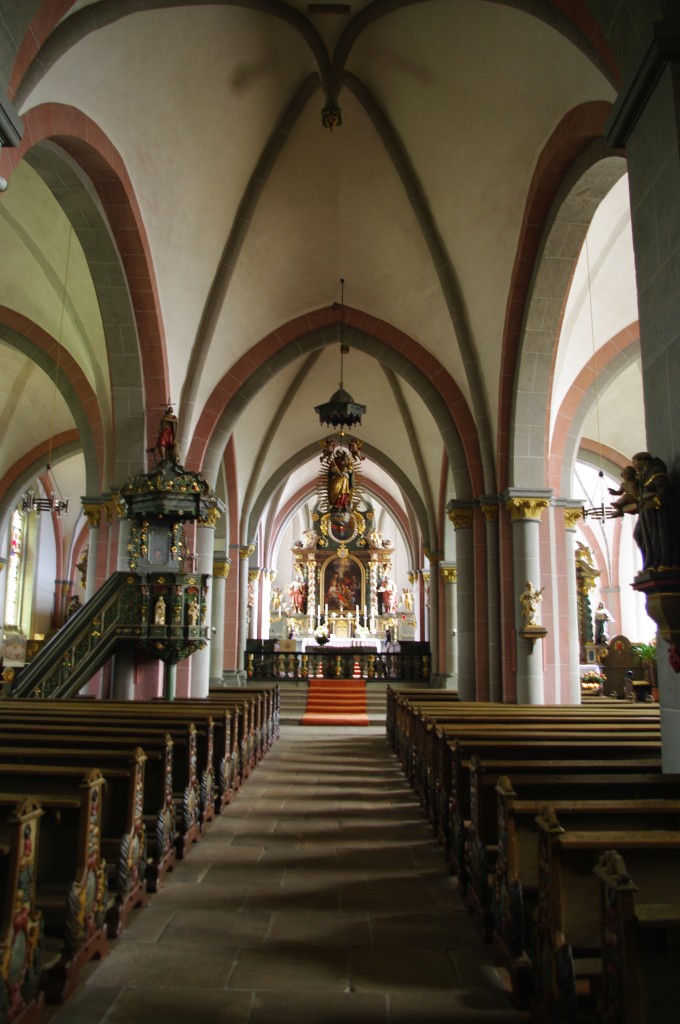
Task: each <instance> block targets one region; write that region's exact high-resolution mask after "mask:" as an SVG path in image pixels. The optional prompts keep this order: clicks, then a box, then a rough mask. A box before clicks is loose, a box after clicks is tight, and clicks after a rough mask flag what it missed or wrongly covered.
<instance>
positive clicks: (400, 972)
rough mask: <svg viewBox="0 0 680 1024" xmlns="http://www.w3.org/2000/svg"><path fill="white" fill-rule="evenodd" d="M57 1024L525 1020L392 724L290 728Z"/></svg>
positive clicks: (54, 1019)
mask: <svg viewBox="0 0 680 1024" xmlns="http://www.w3.org/2000/svg"><path fill="white" fill-rule="evenodd" d="M50 1016H51V1024H161V1022H162V1024H168V1022H174V1021H186V1022H188V1024H193V1022H195V1021H202V1020H205V1021H209V1022H210V1024H293V1022H294V1024H340V1022H343V1021H351V1022H352V1024H383V1022H384V1024H405V1022H409V1024H411V1022H413V1024H415V1022H417V1024H433V1022H435V1021H436V1022H442V1024H443V1022H447V1024H452V1022H470V1024H472V1022H476V1021H480V1022H481V1021H493V1022H496V1024H506V1022H512V1021H514V1022H517V1021H520V1020H522V1019H523V1017H522V1015H520V1014H518V1013H516V1012H514V1011H513V1009H512V1007H511V1004H510V1001H509V998H508V996H507V994H506V992H505V990H504V988H503V985H502V983H501V979H500V978H499V975H498V974H497V972H496V971H495V970H494V968H493V967H492V965H491V963H490V961H489V958H488V955H487V953H486V950H485V948H484V946H483V944H482V942H481V940H480V938H479V937H478V934H477V932H476V930H475V929H474V927H473V925H472V923H471V922H470V920H469V918H468V917H467V915H466V913H465V911H464V910H463V909H462V907H461V904H460V901H459V898H458V894H457V892H456V888H455V882H453V881H452V880H451V878H450V877H449V876H448V874H447V871H446V869H445V866H444V862H443V856H442V852H441V849H440V848H439V847H438V846H437V844H436V843H435V842H434V840H433V839H432V834H431V830H430V828H429V826H428V824H427V823H426V821H425V819H424V817H423V814H422V811H421V809H420V807H419V805H418V803H417V802H416V800H415V799H414V797H413V795H412V793H411V790H410V789H409V787H408V786H407V784H406V782H405V781H404V778H403V775H402V773H401V771H400V769H399V766H398V764H397V762H396V760H395V758H394V757H393V756H392V754H391V753H390V750H389V748H388V746H387V743H386V741H385V738H384V729H381V728H377V727H368V728H363V729H359V728H342V727H320V728H301V727H295V726H284V727H282V730H281V738H280V739H279V740H278V741H277V743H276V744H275V746H274V747H273V748H272V750H271V751H270V752H269V753H268V754H267V756H266V757H265V759H264V760H263V761H262V762H261V763H260V765H259V766H258V767H257V769H256V770H255V772H253V774H252V775H251V776H250V778H249V779H248V781H247V782H246V784H245V786H244V787H243V789H242V790H241V791H240V792H239V794H238V796H237V798H236V799H235V800H234V802H233V803H232V804H231V805H230V806H229V807H228V808H226V810H225V812H224V813H223V814H222V815H221V816H220V817H219V818H218V819H217V820H216V821H215V822H214V823H213V824H212V826H211V827H210V829H209V830H208V831H207V832H206V834H205V836H204V837H203V838H202V839H201V841H200V842H199V843H197V844H196V845H195V846H194V848H193V849H192V850H191V853H190V854H189V857H188V858H187V859H186V860H184V861H183V862H182V863H181V864H179V865H178V867H177V870H176V871H175V872H174V874H173V875H171V876H170V877H169V879H168V881H167V883H166V885H165V886H164V888H163V889H162V890H161V891H160V892H159V893H158V894H157V895H155V896H154V897H153V898H152V900H151V903H150V904H149V906H148V907H147V908H146V909H144V910H142V911H136V912H135V913H134V914H133V917H132V919H131V923H130V925H129V927H128V928H127V930H126V932H125V933H124V934H123V936H122V937H121V938H120V939H119V940H118V941H117V942H116V943H115V945H114V946H113V947H112V950H111V953H110V955H109V956H108V957H107V958H106V959H105V960H103V961H102V962H101V963H99V964H97V965H96V966H94V967H93V968H92V969H90V970H88V972H87V977H86V980H85V981H84V984H83V985H82V986H81V988H80V989H79V990H78V991H77V992H76V993H75V994H74V995H73V996H72V998H71V999H70V1000H69V1002H68V1003H67V1004H66V1005H65V1006H63V1007H60V1008H58V1009H57V1010H56V1012H55V1011H52V1013H51V1015H50Z"/></svg>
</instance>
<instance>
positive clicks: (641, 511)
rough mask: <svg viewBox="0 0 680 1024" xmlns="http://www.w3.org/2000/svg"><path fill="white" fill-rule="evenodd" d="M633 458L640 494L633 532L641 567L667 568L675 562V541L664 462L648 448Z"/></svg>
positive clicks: (673, 515)
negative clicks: (639, 554)
mask: <svg viewBox="0 0 680 1024" xmlns="http://www.w3.org/2000/svg"><path fill="white" fill-rule="evenodd" d="M632 462H633V466H634V468H635V472H636V474H637V486H638V495H639V497H638V506H637V512H638V521H637V523H636V524H635V529H634V530H633V536H634V538H635V541H636V543H637V545H638V547H639V548H640V553H641V555H642V568H643V569H660V568H670V567H671V566H675V565H676V564H677V549H678V542H677V537H676V534H677V523H676V519H675V514H674V510H673V504H672V496H671V488H670V484H669V482H668V471H667V469H666V464H665V462H662V460H661V459H657V458H654V456H652V455H650V454H649V452H638V453H637V455H634V456H633V459H632Z"/></svg>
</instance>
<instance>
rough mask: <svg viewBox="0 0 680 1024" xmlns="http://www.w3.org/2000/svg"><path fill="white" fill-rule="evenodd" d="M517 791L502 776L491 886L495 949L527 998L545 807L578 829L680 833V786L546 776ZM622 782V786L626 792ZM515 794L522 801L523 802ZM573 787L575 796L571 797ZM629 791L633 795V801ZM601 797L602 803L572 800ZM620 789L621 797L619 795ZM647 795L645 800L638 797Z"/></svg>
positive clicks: (662, 780) (663, 781)
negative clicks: (539, 824)
mask: <svg viewBox="0 0 680 1024" xmlns="http://www.w3.org/2000/svg"><path fill="white" fill-rule="evenodd" d="M515 778H517V779H518V780H519V781H518V783H517V784H515V783H514V781H511V780H510V779H509V778H507V777H501V779H500V780H499V782H498V785H497V787H496V794H497V805H498V847H497V856H496V861H495V872H494V880H493V902H492V905H491V914H492V922H493V944H494V949H495V951H496V955H497V957H498V959H499V960H500V961H501V962H502V963H503V964H504V965H505V966H506V967H507V969H508V970H509V972H510V974H511V977H512V978H513V980H514V988H515V990H516V991H518V992H522V993H524V995H525V996H526V992H527V987H528V979H527V972H528V970H529V963H530V951H531V948H532V945H533V942H532V920H533V918H532V914H533V912H534V910H535V907H536V903H537V899H538V872H539V867H538V860H537V855H536V850H537V826H536V820H537V817H538V816H539V815H541V814H542V813H543V812H544V809H545V808H546V806H549V808H551V813H552V814H559V815H561V817H562V820H563V822H564V825H566V826H567V827H569V828H575V829H581V830H593V831H594V830H599V829H600V828H601V827H602V828H604V827H606V828H609V829H612V830H613V829H616V830H618V829H624V828H625V829H636V828H637V829H640V828H643V827H644V828H653V827H655V825H654V823H656V827H658V828H661V829H663V828H668V827H669V826H671V827H672V828H673V829H675V828H680V799H679V797H680V786H679V784H678V783H679V780H678V777H677V776H674V777H671V778H669V777H667V776H662V775H658V776H657V777H656V778H655V777H653V776H652V777H650V776H642V777H640V778H636V777H635V776H626V775H623V776H617V775H615V774H611V775H604V774H600V775H598V776H596V778H595V780H594V781H593V782H592V783H589V782H588V781H587V779H586V778H585V777H582V778H579V777H578V776H574V777H573V778H569V777H568V776H566V777H563V780H562V781H558V780H557V778H551V777H550V776H549V775H546V776H545V777H544V778H543V779H540V778H537V777H536V775H534V777H533V778H531V777H530V778H529V780H528V781H524V780H523V779H522V777H521V776H515ZM619 778H621V779H623V780H624V785H623V786H621V784H620V782H619ZM515 785H517V790H519V792H520V793H521V794H522V798H520V797H518V795H517V791H516V789H515ZM570 787H572V788H571V792H570ZM626 788H628V789H629V790H631V791H632V792H633V793H635V794H636V798H634V799H629V798H628V797H627V794H626V792H625V791H626ZM588 789H590V794H591V795H594V794H597V799H588V798H585V799H583V798H582V797H580V798H579V796H573V794H574V793H577V794H583V793H584V792H587V791H588ZM621 789H623V790H624V793H623V794H621V792H620V791H621ZM640 793H644V794H645V795H644V797H639V796H638V794H640Z"/></svg>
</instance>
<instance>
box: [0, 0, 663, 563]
mask: <svg viewBox="0 0 680 1024" xmlns="http://www.w3.org/2000/svg"><path fill="white" fill-rule="evenodd" d="M588 6H589V5H587V4H583V5H580V6H579V5H578V4H577V5H575V7H577V8H578V9H579V11H580V17H576V18H573V19H572V20H569V19H568V18H566V17H562V16H561V15H560V14H559V12H558V10H557V5H554V4H553V3H551V2H550V0H545V2H534V3H528V2H527V3H522V2H517V3H514V4H509V3H502V2H493V0H424V2H417V0H415V2H407V0H377V2H367V0H353V2H352V3H351V4H347V5H345V4H308V3H306V2H302V0H293V2H287V3H283V2H279V0H248V2H245V0H243V2H236V0H235V2H212V3H202V2H188V0H187V2H183V3H182V2H169V0H167V2H164V3H163V2H149V0H145V2H142V0H118V2H115V3H113V2H110V0H89V2H88V0H80V2H76V3H68V2H65V0H64V2H62V3H61V4H59V3H57V4H52V5H43V4H41V3H38V2H34V3H27V4H21V5H16V4H13V3H10V2H7V0H3V2H0V18H1V19H2V20H1V21H0V37H2V45H1V46H0V58H1V64H0V70H1V72H2V75H3V84H4V86H5V89H6V92H7V95H8V96H9V97H10V99H11V100H12V102H13V103H14V105H15V107H16V109H17V110H18V112H19V115H20V116H21V118H22V120H23V123H24V127H25V137H24V142H23V143H22V146H21V147H20V150H19V151H17V155H16V157H13V155H12V154H10V153H9V151H5V153H4V155H3V158H2V159H3V163H2V164H0V168H1V169H2V173H3V174H4V175H5V177H7V178H8V179H9V188H8V190H7V192H6V193H4V194H3V195H2V196H1V197H0V251H2V254H3V258H2V266H1V268H0V306H2V307H3V308H4V310H5V311H6V314H5V315H4V316H2V317H0V344H1V345H2V367H3V373H2V374H1V375H0V408H1V409H2V417H3V424H4V427H5V429H4V430H3V433H2V435H0V479H2V480H3V481H4V484H5V490H6V492H7V493H6V497H7V498H8V500H13V499H14V498H15V497H16V493H17V488H19V487H20V486H22V485H23V477H22V472H23V470H22V467H27V468H26V471H25V472H24V474H23V475H24V476H25V475H26V473H28V472H29V471H33V470H34V469H35V467H36V466H38V465H39V464H40V461H41V459H42V458H43V454H44V452H45V451H48V452H49V453H50V455H51V457H56V458H59V457H61V456H62V455H63V456H69V459H70V469H69V468H67V466H66V464H64V468H63V472H64V474H65V475H66V476H69V477H70V486H72V487H73V488H74V489H75V490H74V491H73V492H72V493H76V494H77V493H78V492H80V493H81V494H85V493H88V491H89V492H91V491H92V489H93V487H95V486H99V487H100V488H103V489H105V488H107V487H112V486H115V485H116V484H119V483H121V482H122V481H121V480H120V479H119V475H120V473H122V472H123V468H124V467H125V466H126V464H127V463H130V464H134V463H135V461H136V460H137V461H139V459H140V458H141V459H143V456H144V453H143V448H144V446H145V444H146V443H148V438H149V437H150V436H151V435H152V434H153V430H154V428H155V423H156V420H157V418H158V417H159V416H160V412H161V406H162V404H163V403H164V402H165V401H166V400H167V399H170V400H171V401H173V402H174V403H176V405H177V409H178V412H179V416H180V424H181V434H182V442H183V448H184V451H185V452H186V453H187V458H189V459H190V460H191V459H193V460H195V461H196V462H197V463H200V464H201V465H202V466H203V467H204V468H205V469H206V472H207V473H208V475H209V476H210V477H211V478H212V480H213V481H214V480H217V479H218V476H219V475H220V473H223V474H224V477H223V479H224V481H226V482H225V483H224V484H223V486H224V488H225V492H228V494H229V498H230V500H231V501H232V502H235V503H236V505H237V508H238V512H239V517H240V518H241V523H242V525H241V527H240V532H241V534H242V535H243V534H247V533H248V532H249V531H250V530H252V526H253V524H252V521H251V520H252V515H253V509H255V510H256V515H259V514H261V513H262V514H263V513H264V510H265V509H266V508H267V503H268V502H269V501H270V499H272V498H274V499H275V501H276V503H277V506H278V507H281V508H284V507H286V505H287V503H290V501H291V500H293V499H294V496H299V495H300V494H302V493H304V491H305V489H307V490H309V489H310V488H311V487H313V483H314V480H315V477H316V474H317V469H318V453H319V449H318V440H319V438H320V437H322V436H323V435H324V433H325V431H324V430H323V429H322V428H321V427H320V426H319V423H318V419H317V418H316V416H315V414H314V411H313V409H314V406H315V405H317V404H319V402H321V401H325V400H327V399H328V398H329V397H330V394H331V393H332V392H333V391H334V390H335V389H336V387H337V385H338V381H339V345H338V336H339V320H340V318H341V315H342V318H343V320H344V327H343V331H344V334H345V337H346V340H347V341H348V342H349V344H350V353H349V355H348V356H347V357H346V358H345V360H344V383H345V386H346V387H347V389H348V390H349V391H351V392H352V394H353V395H354V397H355V399H356V400H357V401H360V402H363V403H365V404H366V405H367V407H368V413H367V415H366V417H365V419H364V423H363V426H362V427H361V428H360V430H359V431H358V433H359V434H360V436H361V437H362V438H364V440H365V443H366V451H367V452H368V459H367V464H366V471H365V476H366V480H367V482H368V483H371V482H372V483H373V484H374V486H375V490H376V492H382V493H383V494H384V495H386V496H387V495H391V496H392V499H393V500H394V502H395V503H396V504H397V505H399V506H404V507H406V508H407V509H408V510H409V512H410V513H412V514H413V515H414V516H415V518H416V519H418V521H419V525H420V531H421V533H422V536H423V539H424V542H425V543H426V544H427V543H436V534H437V530H438V529H440V528H441V513H442V508H443V499H444V500H445V499H446V498H449V497H452V496H454V495H456V494H458V495H463V496H465V495H468V496H469V495H471V494H472V495H474V496H477V495H479V494H481V493H484V492H486V493H493V492H494V490H495V489H497V488H498V486H499V480H502V474H501V473H499V459H500V458H501V456H502V447H503V445H502V444H501V442H500V440H499V439H500V438H501V437H502V436H503V435H504V434H505V433H506V432H507V426H508V424H507V423H506V422H505V421H503V416H504V415H505V413H504V411H503V410H504V402H506V403H507V387H508V383H507V381H506V380H505V379H504V378H505V377H506V376H507V374H508V365H509V364H504V346H507V338H508V324H509V323H510V321H511V320H512V317H513V315H515V311H514V310H513V304H514V303H516V302H517V301H518V297H519V298H521V297H522V294H523V293H522V292H521V289H520V290H519V291H518V279H519V278H521V276H522V275H521V270H522V267H521V261H522V258H524V257H525V256H526V254H527V252H529V253H531V247H530V246H529V248H528V249H527V248H526V246H527V210H528V208H529V203H530V199H531V196H532V194H533V192H532V190H533V189H534V188H535V178H536V173H537V167H539V166H540V164H541V160H542V159H543V158H544V154H545V153H546V151H547V150H548V149H549V147H550V144H551V140H554V139H555V138H556V136H559V132H560V128H561V126H563V125H564V124H565V121H567V120H568V119H569V118H570V117H572V116H573V112H574V111H584V112H585V113H584V116H591V115H592V116H593V117H594V118H595V121H596V122H597V121H598V118H599V119H600V120H601V119H602V112H603V111H606V109H608V105H609V104H611V103H612V102H613V101H614V99H615V96H616V79H617V74H618V73H619V71H620V69H618V70H617V67H616V62H615V61H614V59H613V57H612V54H611V51H610V50H609V48H608V47H607V45H606V44H605V43H604V42H603V41H602V38H601V34H598V32H596V31H591V30H592V29H593V26H594V25H595V23H594V22H593V20H592V18H590V17H589V15H588ZM600 6H602V5H600ZM605 6H606V5H605ZM610 6H612V5H610ZM17 7H19V8H21V10H17V9H16V8H17ZM55 12H56V16H55ZM33 15H35V16H36V17H35V18H34V19H32V16H33ZM50 15H51V18H50ZM589 26H590V29H589ZM595 27H596V26H595ZM335 103H337V105H338V106H339V108H340V109H341V119H342V124H341V125H336V126H335V127H334V128H333V130H331V129H330V128H329V127H325V126H324V125H323V124H322V111H323V110H324V109H331V110H332V109H333V107H334V104H335ZM593 111H594V112H595V113H594V114H593ZM598 131H599V129H598V127H597V124H596V125H595V127H594V128H593V130H592V132H591V136H596V135H597V133H598ZM584 139H585V141H583V140H582V142H581V147H582V148H584V147H585V145H586V142H587V138H586V137H585V136H584ZM573 155H574V158H576V156H577V155H578V152H576V151H575V152H574V154H573ZM19 156H21V159H19ZM8 172H11V173H8ZM622 180H623V182H624V184H623V186H622V188H621V189H620V190H619V192H618V201H617V203H616V204H615V205H614V206H613V208H612V210H613V212H612V214H611V216H610V217H609V219H608V220H607V222H606V224H605V225H604V226H603V227H602V230H601V235H600V239H601V247H598V252H599V251H602V252H606V251H609V249H611V248H613V247H614V246H617V247H619V252H620V253H622V254H623V255H622V257H621V259H619V260H618V261H617V260H612V261H611V262H610V263H608V268H609V270H610V271H611V274H610V275H609V276H606V275H604V274H601V275H599V277H598V275H597V274H596V273H592V268H590V269H589V270H588V271H587V274H586V277H587V280H588V282H589V285H591V284H592V283H593V281H594V280H595V278H598V280H599V282H600V284H601V287H602V294H603V295H605V294H607V295H608V296H609V298H610V299H611V298H613V299H614V300H616V296H617V294H618V295H621V294H625V295H626V302H625V306H626V312H625V317H624V320H625V321H626V322H630V321H631V320H633V321H634V320H635V316H636V314H635V303H634V290H635V283H634V269H633V265H632V257H631V253H632V245H631V241H630V235H629V230H628V228H627V226H626V225H627V223H628V211H627V191H626V189H625V179H622ZM621 219H623V221H624V222H625V223H624V224H623V227H622V226H621V223H620V222H621ZM71 226H73V230H71ZM537 230H538V231H539V233H540V231H541V230H542V227H541V225H540V224H539V225H538V227H537ZM602 239H604V241H602ZM523 245H524V246H525V248H524V249H523V248H522V246H523ZM608 247H609V249H608ZM577 255H578V250H577V251H576V252H575V253H574V259H575V258H576V256H577ZM533 258H534V259H536V260H538V246H537V245H536V246H535V247H534V250H533ZM116 264H117V265H116ZM103 266H105V267H106V271H105V273H104V272H103V271H102V267H103ZM598 266H599V265H598ZM531 272H532V267H531V266H529V270H528V275H527V274H525V277H527V278H528V277H530V276H531ZM116 275H120V278H121V280H120V281H118V280H117V276H116ZM341 278H342V279H344V281H345V286H344V308H343V310H342V314H341V311H340V308H339V305H338V304H339V301H340V279H341ZM582 280H583V278H582V279H581V281H582ZM114 286H115V287H114ZM126 289H127V290H129V294H126ZM564 298H565V299H566V296H565V297H564ZM582 302H583V296H582ZM126 304H127V305H129V306H130V307H131V309H132V310H133V315H132V317H131V320H132V321H133V322H132V323H130V322H128V320H129V319H130V318H128V320H126V315H127V314H126V313H125V309H126ZM578 320H579V318H578V316H577V315H576V314H575V315H574V323H577V322H578ZM3 325H4V326H3ZM590 326H591V327H592V324H591V325H590ZM620 326H624V327H625V326H626V324H625V323H623V324H621V325H620ZM620 326H617V329H620ZM613 330H614V325H613V324H612V331H613ZM609 333H611V332H609V331H608V328H607V329H605V328H604V327H602V328H601V329H598V330H590V332H588V331H586V332H585V335H584V333H583V327H581V342H580V349H579V350H578V351H579V354H578V356H577V357H574V356H567V357H566V358H562V357H560V359H559V360H558V362H557V363H556V375H555V382H554V387H555V389H556V390H555V402H556V403H558V404H559V402H561V401H562V399H563V397H564V395H565V394H567V393H568V392H569V389H570V387H571V386H572V384H573V381H574V380H575V379H576V376H577V374H578V372H579V370H580V369H581V368H582V366H583V365H584V364H585V363H586V362H587V360H588V358H589V357H590V356H591V355H592V351H591V352H590V353H589V352H588V344H591V345H597V346H599V345H601V344H605V343H606V341H607V339H608V334H609ZM557 337H558V332H555V344H557ZM584 337H585V341H584V340H583V338H584ZM137 338H139V339H140V341H139V346H138V342H137ZM49 339H56V340H57V341H58V342H59V343H60V344H59V346H58V348H57V349H55V350H52V354H51V356H49V357H48V355H46V354H45V353H46V352H47V351H48V350H49V348H50V346H49ZM563 344H564V345H565V346H568V345H569V344H570V340H569V339H568V338H567V339H564V338H563ZM138 347H139V349H140V350H141V356H140V355H138V354H137V351H138ZM55 353H56V354H55ZM71 361H72V362H71ZM510 368H511V369H512V367H511V366H510ZM60 374H61V375H62V381H63V379H65V378H68V379H69V380H70V381H71V383H72V386H73V399H72V401H69V398H68V396H67V395H66V396H65V397H63V398H62V396H61V395H57V394H55V388H54V385H53V383H52V382H53V381H54V380H55V379H57V380H58V379H59V375H60ZM76 378H78V379H76ZM80 378H82V380H81V379H80ZM618 386H619V388H620V389H621V388H625V389H626V396H627V397H626V396H624V397H623V398H622V399H621V398H620V400H622V401H624V402H626V403H627V408H628V409H629V411H630V415H629V417H628V422H629V423H630V424H632V425H633V426H634V428H635V429H634V430H633V436H634V437H635V438H638V437H639V436H641V434H643V433H644V429H643V427H642V408H641V402H640V399H639V396H638V390H637V389H638V388H639V377H638V378H636V377H635V371H634V370H631V371H630V373H629V374H628V375H627V376H626V375H625V374H624V375H622V376H621V377H620V378H619V385H618ZM60 390H63V388H61V389H60ZM621 394H622V392H621V391H619V396H621ZM142 399H143V400H144V401H145V402H146V406H147V422H146V441H145V439H144V437H143V436H142V438H141V441H140V439H139V438H136V437H134V428H135V425H139V424H138V421H137V420H136V419H135V416H134V414H133V412H130V410H134V409H137V408H138V407H139V405H140V403H141V401H142ZM602 399H603V401H605V398H604V395H603V396H602ZM90 403H93V404H94V405H95V406H96V414H95V415H92V414H91V410H90ZM614 407H617V406H616V404H615V403H612V408H614ZM554 408H555V404H554V403H553V411H554ZM79 410H80V414H81V416H82V422H81V420H79V418H78V415H79V413H78V411H79ZM88 410H89V411H88ZM126 410H127V411H128V412H130V419H129V421H128V420H126ZM142 426H143V425H142ZM86 427H87V430H89V431H90V434H91V437H89V441H88V438H86V437H85V433H86ZM590 429H591V430H593V431H594V428H593V425H592V422H591V424H590ZM598 429H599V428H598ZM619 431H620V424H619V422H618V421H617V430H616V435H617V443H618V447H619V450H621V451H624V452H625V451H627V444H628V440H627V438H625V437H621V435H620V432H619ZM143 434H144V431H143V430H142V431H141V435H143ZM88 436H89V435H88ZM78 437H80V439H81V440H82V441H83V443H84V444H85V442H86V441H87V445H89V447H88V449H87V450H88V451H89V452H90V453H91V456H90V457H91V462H92V463H93V464H96V467H97V468H96V470H92V469H91V467H90V468H88V466H89V464H88V463H87V460H86V459H84V458H82V457H80V456H78V455H77V454H76V455H74V454H72V451H71V449H69V445H73V444H75V442H76V441H77V438H78ZM603 440H604V438H603ZM631 443H633V442H632V440H631ZM87 445H86V447H87ZM126 446H127V447H126ZM227 446H228V448H229V456H228V458H227V460H226V462H225V461H224V458H223V456H224V454H225V450H226V449H227ZM75 447H76V448H77V444H75ZM103 451H106V453H107V454H106V456H103V455H102V454H101V453H102V452H103ZM92 453H94V454H92ZM86 454H87V451H86ZM126 459H127V463H126ZM471 466H472V467H473V469H472V470H471ZM224 467H226V468H224ZM97 474H98V479H97ZM506 482H507V481H506ZM12 487H13V488H14V493H12ZM242 539H245V537H244V536H242Z"/></svg>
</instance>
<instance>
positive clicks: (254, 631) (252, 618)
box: [248, 568, 262, 640]
mask: <svg viewBox="0 0 680 1024" xmlns="http://www.w3.org/2000/svg"><path fill="white" fill-rule="evenodd" d="M261 578H262V570H261V569H259V568H257V569H249V570H248V638H249V639H250V640H256V639H258V637H259V633H258V626H259V618H258V614H259V610H260V580H261Z"/></svg>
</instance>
